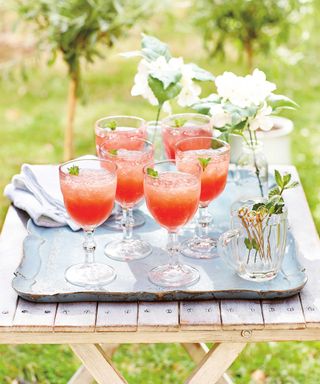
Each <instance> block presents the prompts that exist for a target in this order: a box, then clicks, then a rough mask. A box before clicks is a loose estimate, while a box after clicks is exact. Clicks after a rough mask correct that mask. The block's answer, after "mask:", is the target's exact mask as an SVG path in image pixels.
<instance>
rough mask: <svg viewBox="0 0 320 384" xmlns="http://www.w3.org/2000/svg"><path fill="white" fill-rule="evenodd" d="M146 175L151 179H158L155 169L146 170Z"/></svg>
mask: <svg viewBox="0 0 320 384" xmlns="http://www.w3.org/2000/svg"><path fill="white" fill-rule="evenodd" d="M147 174H148V175H149V176H151V177H154V178H158V177H159V173H158V171H156V170H155V169H153V168H147Z"/></svg>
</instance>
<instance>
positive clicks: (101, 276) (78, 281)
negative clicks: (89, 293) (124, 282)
mask: <svg viewBox="0 0 320 384" xmlns="http://www.w3.org/2000/svg"><path fill="white" fill-rule="evenodd" d="M64 276H65V279H66V280H67V281H68V282H69V283H71V284H73V285H77V286H80V287H88V288H90V287H97V286H103V285H107V284H109V283H111V281H113V280H114V279H115V278H116V273H115V271H114V269H113V268H112V267H110V266H109V265H107V264H103V263H88V264H84V263H82V264H75V265H71V267H69V268H68V269H66V271H65V275H64Z"/></svg>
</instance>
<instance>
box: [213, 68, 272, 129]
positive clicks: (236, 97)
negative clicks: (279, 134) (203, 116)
mask: <svg viewBox="0 0 320 384" xmlns="http://www.w3.org/2000/svg"><path fill="white" fill-rule="evenodd" d="M215 84H216V87H217V93H218V96H219V97H220V99H221V102H220V103H219V104H214V105H213V106H212V107H211V108H210V115H211V116H212V118H213V124H214V125H215V126H216V127H217V128H222V127H224V126H225V125H228V124H231V121H232V116H231V113H230V112H229V111H228V110H227V109H226V108H225V104H226V103H229V104H232V105H233V106H235V107H238V108H240V109H246V108H250V107H258V109H257V112H256V113H255V114H254V116H248V117H247V118H248V128H249V129H250V130H252V131H255V130H256V129H258V128H260V129H262V130H265V131H267V130H270V129H271V128H272V126H273V122H272V119H271V117H270V115H271V113H272V108H271V107H270V106H268V105H267V102H266V100H267V98H268V97H269V96H270V95H271V94H272V92H273V91H274V90H275V89H276V85H275V84H273V83H271V82H269V81H267V80H266V75H265V74H264V72H262V71H260V70H258V69H255V70H254V71H253V73H252V75H247V76H236V75H235V74H234V73H232V72H224V73H223V74H222V75H221V76H217V77H216V79H215ZM208 99H209V98H208Z"/></svg>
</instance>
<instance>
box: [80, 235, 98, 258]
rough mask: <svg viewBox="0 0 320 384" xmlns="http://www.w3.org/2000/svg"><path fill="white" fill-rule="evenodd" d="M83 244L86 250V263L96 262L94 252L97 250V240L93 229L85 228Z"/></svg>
mask: <svg viewBox="0 0 320 384" xmlns="http://www.w3.org/2000/svg"><path fill="white" fill-rule="evenodd" d="M82 245H83V249H84V251H85V264H92V263H94V261H95V258H94V252H95V250H96V242H95V241H94V230H93V229H84V242H83V244H82Z"/></svg>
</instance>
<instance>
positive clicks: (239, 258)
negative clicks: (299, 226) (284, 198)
mask: <svg viewBox="0 0 320 384" xmlns="http://www.w3.org/2000/svg"><path fill="white" fill-rule="evenodd" d="M265 201H266V200H265V199H260V198H257V199H252V200H242V201H237V202H236V203H234V204H233V206H232V208H231V228H232V229H231V230H229V231H227V232H225V233H224V234H223V235H222V236H220V238H219V244H218V251H219V255H220V256H221V257H222V258H223V259H224V260H225V261H226V263H227V264H228V265H229V266H231V268H232V269H233V270H234V271H235V272H236V273H237V274H238V275H239V276H240V277H242V278H243V279H246V280H251V281H257V282H263V281H267V280H271V279H273V278H275V277H276V276H277V274H278V272H279V271H280V269H281V266H282V262H283V258H284V254H285V249H286V244H287V229H288V220H287V209H286V208H285V207H284V208H283V211H282V212H281V213H278V214H269V213H267V212H265V213H263V212H259V211H256V210H253V209H252V208H253V206H254V205H255V204H257V203H265Z"/></svg>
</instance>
